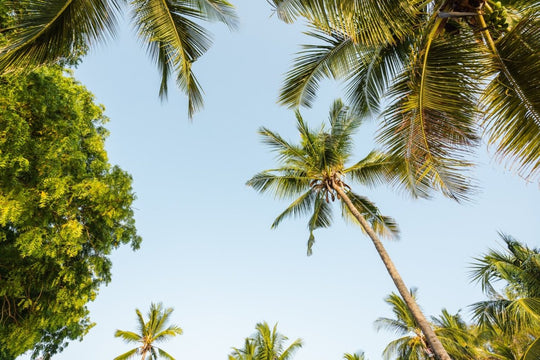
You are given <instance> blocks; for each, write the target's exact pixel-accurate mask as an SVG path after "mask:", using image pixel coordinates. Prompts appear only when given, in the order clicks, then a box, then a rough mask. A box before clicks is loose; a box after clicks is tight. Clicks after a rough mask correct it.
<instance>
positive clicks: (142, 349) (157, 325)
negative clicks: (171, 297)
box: [114, 303, 183, 360]
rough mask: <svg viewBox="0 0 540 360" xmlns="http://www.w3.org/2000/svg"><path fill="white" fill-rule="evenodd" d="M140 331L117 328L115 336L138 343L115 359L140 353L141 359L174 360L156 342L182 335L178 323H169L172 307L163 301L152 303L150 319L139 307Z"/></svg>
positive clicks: (137, 311) (123, 358) (120, 359)
mask: <svg viewBox="0 0 540 360" xmlns="http://www.w3.org/2000/svg"><path fill="white" fill-rule="evenodd" d="M135 312H136V313H137V321H138V328H139V333H135V332H133V331H125V330H116V332H115V333H114V336H115V337H119V338H122V339H123V340H124V341H126V342H128V343H137V344H139V346H137V347H136V348H134V349H131V350H129V351H128V352H125V353H124V354H122V355H119V356H117V357H115V358H114V360H126V359H130V358H132V357H134V356H136V355H140V356H142V357H141V360H145V359H148V360H156V359H158V358H160V357H162V358H165V359H168V360H174V358H173V357H172V356H171V355H169V354H168V353H167V352H165V350H163V349H161V348H159V347H157V346H156V345H155V343H159V342H162V341H165V340H168V339H169V338H171V337H175V336H176V335H182V332H183V331H182V329H181V328H180V327H179V326H176V325H169V326H167V323H168V322H169V316H170V315H171V313H172V312H173V309H172V308H166V309H164V308H163V305H162V304H161V303H159V304H153V303H152V304H151V305H150V311H149V312H148V320H145V319H144V318H143V316H142V314H141V311H140V310H139V309H136V310H135Z"/></svg>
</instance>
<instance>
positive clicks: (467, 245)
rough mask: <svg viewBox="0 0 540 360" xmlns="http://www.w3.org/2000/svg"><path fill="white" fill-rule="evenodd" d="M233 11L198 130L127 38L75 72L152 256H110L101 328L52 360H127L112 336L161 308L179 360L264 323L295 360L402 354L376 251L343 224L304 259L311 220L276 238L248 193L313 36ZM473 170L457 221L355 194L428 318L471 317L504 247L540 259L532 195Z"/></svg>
mask: <svg viewBox="0 0 540 360" xmlns="http://www.w3.org/2000/svg"><path fill="white" fill-rule="evenodd" d="M234 3H235V4H236V5H237V8H238V14H239V16H240V20H241V24H240V29H239V31H236V32H232V33H230V32H228V31H227V29H226V27H225V26H223V25H219V24H218V25H212V26H211V27H210V28H211V29H212V31H213V32H214V35H215V44H214V46H213V47H212V49H211V50H210V51H209V52H208V53H207V54H206V55H205V56H204V58H202V59H201V60H200V61H198V62H197V63H196V64H195V66H194V69H195V71H196V73H197V75H198V77H199V80H200V82H201V83H202V85H203V87H204V90H205V93H206V96H205V101H206V106H205V109H204V110H203V111H202V112H200V113H198V114H196V116H195V118H194V121H193V122H189V121H188V119H187V116H186V114H187V105H186V101H185V98H184V96H183V95H182V94H180V93H179V91H176V90H175V88H174V87H171V94H170V97H169V101H168V102H165V103H160V101H159V99H158V96H157V90H158V83H159V78H158V74H157V70H156V69H155V68H154V67H153V64H151V62H150V61H149V60H148V57H147V56H146V54H145V51H144V49H142V48H141V46H140V45H139V44H138V43H137V41H136V40H135V36H134V35H133V32H132V30H131V29H129V28H128V27H122V28H121V31H120V33H119V36H118V37H117V39H116V40H114V41H111V42H110V43H108V44H106V45H103V46H100V47H99V48H98V49H94V50H93V51H92V52H91V54H90V55H89V56H87V57H86V58H85V59H84V62H83V64H82V65H81V66H80V67H79V69H78V70H77V71H76V76H77V78H78V79H79V80H80V81H81V82H82V83H84V84H85V85H86V86H87V87H88V88H89V89H90V90H91V91H92V92H93V93H94V94H95V95H96V98H97V101H98V102H100V103H103V104H104V105H105V107H106V108H107V111H106V114H107V115H108V116H109V117H110V118H111V121H110V123H109V124H108V128H109V129H110V131H111V136H110V138H109V139H108V142H107V149H108V151H109V156H110V160H111V162H112V163H114V164H118V165H120V166H121V167H122V168H123V169H125V170H127V171H128V172H129V173H131V174H132V175H133V178H134V182H133V186H134V190H135V192H136V193H137V197H138V200H137V202H136V203H135V209H136V210H135V215H136V219H137V228H138V230H139V233H140V235H142V237H143V243H142V246H141V249H140V250H139V251H137V252H132V251H131V250H130V249H129V248H127V247H126V248H122V249H119V250H117V251H116V252H114V254H113V255H112V260H113V263H114V266H113V279H112V282H111V284H110V285H109V286H107V287H103V288H102V290H101V291H100V294H99V296H98V298H97V300H96V301H95V302H94V303H92V304H91V305H90V309H91V318H92V320H93V321H95V322H96V323H97V325H96V327H95V328H93V329H92V330H91V332H90V333H89V334H88V335H87V336H86V337H85V339H84V340H83V341H82V342H74V343H71V344H70V345H69V346H68V348H67V349H66V350H65V351H64V352H63V353H62V354H60V355H58V356H56V357H55V359H58V360H68V359H69V360H71V359H77V360H90V359H92V360H95V359H112V358H113V357H115V356H117V355H119V354H121V353H123V352H125V351H127V350H128V349H130V347H129V345H126V344H124V343H123V342H122V341H121V340H119V339H116V338H114V336H113V333H114V331H115V329H118V328H120V329H125V330H130V329H134V328H135V324H136V323H135V312H134V310H135V308H137V307H138V308H140V309H141V310H142V311H143V312H146V310H147V309H148V307H149V305H150V302H152V301H155V302H158V301H162V302H163V303H164V304H165V305H166V306H172V307H174V308H175V311H174V313H173V315H172V319H173V320H174V322H176V323H177V324H178V325H180V326H181V327H182V328H183V329H184V335H182V336H180V337H177V338H176V339H174V340H172V341H170V342H168V343H164V344H163V348H164V349H166V350H167V351H168V352H169V353H170V354H172V355H173V356H175V357H176V358H177V359H179V360H181V359H190V360H196V359H200V360H214V359H226V356H227V354H228V353H229V351H230V348H231V347H232V346H237V347H238V346H241V345H242V343H243V339H244V338H245V337H246V336H248V335H250V334H251V333H252V332H253V328H254V326H255V324H256V323H257V322H259V321H263V320H265V321H268V322H269V323H271V324H273V323H275V322H277V321H279V330H280V331H281V332H282V333H284V334H285V335H287V336H289V338H291V339H295V338H297V337H301V338H303V339H304V342H305V345H304V348H303V349H301V350H300V351H299V352H298V353H297V355H296V357H295V359H297V360H308V359H309V360H331V359H334V360H337V359H341V357H342V354H343V353H344V352H354V351H357V350H359V349H363V350H364V351H365V352H366V355H367V357H368V358H369V359H371V360H376V359H380V358H381V353H382V350H383V349H384V346H385V345H386V344H387V343H388V342H389V341H390V340H391V339H393V338H394V336H393V334H390V333H386V332H380V333H377V332H376V331H375V330H374V328H373V321H374V320H375V319H376V318H377V317H379V316H390V311H389V307H388V306H387V305H386V304H385V303H384V301H383V298H384V297H385V296H386V295H388V294H389V293H390V292H391V291H393V290H394V288H393V284H392V282H391V280H390V278H389V276H388V275H387V274H386V272H385V269H384V267H383V265H382V262H381V261H380V260H379V258H378V256H377V254H376V252H375V250H374V248H373V246H372V244H371V242H370V241H369V239H368V238H367V237H365V236H363V235H362V233H361V232H360V230H359V229H357V228H355V227H354V226H352V225H346V224H344V223H343V222H342V220H341V219H340V218H339V216H338V213H337V212H336V217H335V220H336V221H335V225H334V226H333V227H331V228H330V229H326V230H321V231H317V233H316V238H317V243H316V244H315V248H314V254H313V256H311V257H307V256H306V255H305V250H306V240H307V237H308V232H307V229H306V220H305V219H304V220H297V221H294V220H291V221H287V222H284V223H283V224H282V225H281V226H280V228H279V229H278V230H270V224H271V223H272V221H273V219H274V218H275V216H277V214H279V212H280V211H281V210H282V209H283V208H284V206H286V203H285V202H280V201H276V200H274V199H273V198H272V197H270V196H260V195H258V194H257V193H255V191H253V190H252V189H250V188H248V187H246V186H245V182H246V180H248V179H249V178H250V177H251V176H252V175H254V174H255V173H256V172H258V171H260V170H263V169H266V168H270V167H272V166H273V164H274V159H273V155H272V154H271V153H270V152H269V151H268V149H267V148H265V147H264V146H263V145H262V144H261V143H260V139H259V137H258V136H257V134H256V131H257V129H258V128H259V127H260V126H266V127H268V128H270V129H272V130H274V131H276V132H278V133H280V134H282V135H284V136H285V137H286V138H289V139H295V138H296V133H295V129H294V115H293V113H292V112H291V111H290V110H287V109H284V108H282V107H279V106H278V105H276V99H277V94H278V90H279V88H280V84H281V82H282V79H283V73H284V72H285V71H286V70H287V69H288V68H289V65H290V64H291V62H292V58H293V54H294V53H295V52H296V51H297V50H298V49H299V44H301V43H302V42H303V40H304V39H305V37H304V36H303V35H302V34H301V32H302V31H303V30H305V29H304V28H302V27H301V26H299V25H298V26H296V25H295V26H291V25H286V24H283V23H282V22H280V21H279V20H278V19H277V18H276V17H275V16H273V17H271V9H270V6H269V5H268V3H267V2H266V1H264V0H236V1H234ZM320 95H321V96H320V97H319V98H318V101H317V103H316V105H315V107H314V109H312V110H309V111H307V110H306V111H303V113H304V114H305V116H304V118H305V119H307V120H308V121H309V122H310V123H311V124H317V125H318V124H320V122H321V121H326V117H327V112H328V108H329V106H330V104H331V102H332V101H333V99H334V98H337V97H339V96H340V95H341V94H340V92H339V86H336V85H335V84H332V83H331V82H325V83H323V86H322V91H321V93H320ZM375 129H376V122H375V121H371V122H369V121H368V124H367V125H366V126H364V127H363V128H361V129H360V131H359V134H358V136H357V137H356V139H357V155H358V157H361V156H364V155H365V154H367V152H368V151H370V150H371V149H372V147H373V146H374V145H373V142H372V140H371V139H372V138H373V132H374V131H375ZM478 161H479V162H480V165H479V167H478V169H477V171H476V174H477V179H478V182H479V183H480V185H481V187H482V190H481V192H480V193H479V194H478V195H477V196H475V197H474V199H473V201H472V202H470V203H468V204H464V205H460V204H456V203H454V202H452V201H450V200H448V199H444V198H436V199H434V200H430V201H426V200H417V201H414V200H411V199H408V198H406V197H405V196H403V195H401V194H397V193H395V192H392V191H391V190H390V189H384V188H381V189H376V190H372V189H363V188H357V192H360V193H363V194H367V195H368V196H369V197H370V198H371V199H372V200H373V201H374V202H376V203H377V205H379V207H380V208H381V210H382V211H383V213H384V214H387V215H390V216H393V217H394V218H395V219H396V220H397V221H398V223H399V224H400V227H401V230H402V236H401V240H400V241H398V242H387V243H386V244H387V248H388V251H389V253H390V255H391V256H392V258H393V260H394V261H395V263H396V266H397V267H398V270H399V271H400V272H401V274H402V276H403V278H404V280H405V282H406V284H407V285H408V286H409V287H413V286H414V287H418V288H419V303H420V305H421V306H422V307H423V309H424V310H425V312H426V314H427V315H435V314H439V313H440V310H441V308H443V307H446V308H448V309H449V310H450V311H451V312H455V311H457V310H458V309H460V308H463V309H464V314H465V315H468V313H467V309H466V306H467V305H469V304H471V303H473V302H475V301H478V300H481V299H482V298H483V296H482V294H481V293H480V289H479V286H476V285H473V284H470V283H469V280H468V273H467V266H469V264H470V262H471V260H472V257H474V256H479V255H480V254H482V253H483V252H485V251H487V249H488V248H490V247H492V248H500V246H501V241H500V240H499V239H498V236H497V231H499V230H500V231H504V232H506V233H509V234H512V235H514V236H515V237H516V238H518V239H520V240H522V241H524V242H526V243H528V244H529V245H530V246H539V245H540V244H539V242H538V237H537V231H536V233H535V230H536V229H537V226H538V223H539V221H538V220H539V215H538V212H539V208H540V206H539V203H540V196H539V191H538V185H535V184H530V185H527V184H526V183H525V182H524V181H523V180H522V179H520V178H518V177H517V176H515V175H512V174H511V173H509V172H507V171H505V170H504V168H503V167H502V166H501V165H499V164H497V163H495V162H493V161H491V160H490V157H489V155H487V152H486V146H485V145H482V147H481V148H480V149H479V155H478ZM23 358H25V357H21V359H23Z"/></svg>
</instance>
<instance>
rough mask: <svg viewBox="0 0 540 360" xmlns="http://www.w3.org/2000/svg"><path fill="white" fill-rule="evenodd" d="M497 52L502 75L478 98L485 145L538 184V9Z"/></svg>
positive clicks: (515, 28) (539, 37)
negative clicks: (494, 149)
mask: <svg viewBox="0 0 540 360" xmlns="http://www.w3.org/2000/svg"><path fill="white" fill-rule="evenodd" d="M496 48H497V52H498V54H497V57H496V59H497V60H498V62H499V63H498V65H499V70H500V72H499V74H498V76H496V77H495V78H494V79H493V80H492V81H491V83H490V84H489V86H488V87H487V88H486V90H485V92H484V96H483V98H482V107H483V109H484V111H485V112H486V117H485V121H484V125H485V126H486V128H487V129H486V132H487V134H488V137H489V143H490V144H496V149H497V154H498V156H499V159H501V160H502V159H505V160H506V161H507V163H508V164H509V166H510V168H515V169H516V170H517V172H518V173H519V174H521V175H523V176H525V177H527V178H529V179H531V180H539V179H540V141H538V139H539V138H540V54H539V52H538V49H539V48H540V9H539V8H538V7H536V8H533V9H532V10H531V11H529V12H527V13H526V14H525V15H524V16H523V18H522V19H521V21H520V22H519V23H518V24H517V25H516V26H514V27H513V29H512V30H511V31H510V32H508V33H507V34H506V35H505V36H504V37H502V38H501V39H500V40H499V41H498V42H497V43H496ZM509 159H510V160H509Z"/></svg>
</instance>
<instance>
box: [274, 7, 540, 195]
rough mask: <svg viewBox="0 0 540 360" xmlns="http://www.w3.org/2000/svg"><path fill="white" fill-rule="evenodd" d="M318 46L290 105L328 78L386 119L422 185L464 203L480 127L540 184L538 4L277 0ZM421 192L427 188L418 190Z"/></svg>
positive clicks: (297, 65)
mask: <svg viewBox="0 0 540 360" xmlns="http://www.w3.org/2000/svg"><path fill="white" fill-rule="evenodd" d="M272 3H273V5H274V7H275V10H276V12H277V14H278V16H279V17H280V18H281V19H282V20H284V21H287V22H292V21H294V20H295V19H296V18H297V17H298V16H302V17H304V18H305V19H306V20H307V21H308V23H309V25H310V26H311V27H310V32H309V33H308V34H309V35H310V37H311V38H312V39H313V42H312V43H311V44H309V45H304V47H303V50H302V51H301V52H300V53H299V54H298V56H297V58H296V59H295V61H294V64H293V66H292V69H291V70H290V71H289V72H288V73H287V75H286V79H285V84H284V86H283V88H282V91H281V95H280V102H281V103H282V104H284V105H288V106H291V107H297V106H300V105H303V106H310V105H311V104H312V103H313V101H314V98H315V95H316V93H317V89H318V86H319V84H320V81H321V80H322V79H325V78H332V79H339V80H342V81H344V82H345V83H346V91H347V94H348V96H349V102H350V103H351V106H352V107H353V108H354V109H355V111H357V112H358V113H360V114H369V113H379V112H381V111H382V115H383V116H382V117H383V119H384V121H383V122H382V124H381V129H380V132H379V135H378V139H379V140H380V141H381V142H382V143H383V144H384V145H385V146H386V148H387V149H388V151H390V152H391V153H393V154H397V155H400V156H401V157H402V158H403V159H404V160H405V161H406V164H407V169H408V172H409V174H410V176H409V177H406V178H403V180H404V181H407V182H408V183H409V185H410V186H415V183H416V182H417V181H418V179H422V180H423V181H427V182H428V183H430V184H431V187H432V188H437V189H439V190H441V191H442V192H443V193H444V194H445V195H447V196H450V197H452V198H454V199H458V200H460V199H465V198H467V194H468V193H469V190H470V182H469V179H468V176H467V172H466V170H467V169H469V167H470V166H471V162H470V156H469V153H470V151H472V150H473V147H474V146H475V145H476V144H478V142H479V128H480V127H482V128H483V131H484V133H485V135H486V139H487V142H488V143H489V144H495V145H496V150H497V154H498V155H499V158H500V159H506V160H507V161H508V163H509V164H510V167H512V168H514V169H516V171H517V172H518V173H520V174H521V175H523V176H525V177H528V178H529V179H531V180H536V181H538V180H540V142H539V141H538V138H539V137H540V52H539V51H538V49H539V48H540V7H539V3H538V2H535V1H529V0H502V1H496V0H431V1H416V0H406V1H403V0H384V1H379V0H339V1H334V0H272ZM420 184H421V185H423V183H420Z"/></svg>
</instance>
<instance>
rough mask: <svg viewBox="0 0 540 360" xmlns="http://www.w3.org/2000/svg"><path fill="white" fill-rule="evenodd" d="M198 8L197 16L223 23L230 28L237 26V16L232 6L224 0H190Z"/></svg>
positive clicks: (233, 28)
mask: <svg viewBox="0 0 540 360" xmlns="http://www.w3.org/2000/svg"><path fill="white" fill-rule="evenodd" d="M192 1H194V2H195V3H196V6H195V7H196V8H197V9H199V10H200V14H199V16H198V17H199V18H200V19H202V20H213V21H219V22H222V23H224V24H225V25H227V26H228V27H229V29H231V30H235V29H237V28H238V16H237V15H236V12H235V11H234V6H233V5H232V4H231V3H230V2H228V1H226V0H192Z"/></svg>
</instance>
